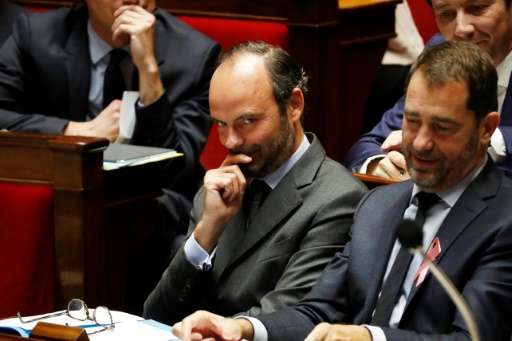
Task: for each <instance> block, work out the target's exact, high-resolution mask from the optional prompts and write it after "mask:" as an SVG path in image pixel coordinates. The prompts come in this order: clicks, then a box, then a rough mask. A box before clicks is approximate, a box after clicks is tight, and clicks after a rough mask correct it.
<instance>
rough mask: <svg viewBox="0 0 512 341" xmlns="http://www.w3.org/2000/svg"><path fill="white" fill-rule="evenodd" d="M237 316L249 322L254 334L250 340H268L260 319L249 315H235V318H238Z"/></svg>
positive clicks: (265, 329)
mask: <svg viewBox="0 0 512 341" xmlns="http://www.w3.org/2000/svg"><path fill="white" fill-rule="evenodd" d="M239 318H242V319H246V320H247V321H249V322H251V324H252V329H253V331H254V336H253V339H252V341H267V340H268V332H267V328H265V325H263V323H262V322H261V321H260V320H258V319H257V318H254V317H249V316H237V317H235V319H239Z"/></svg>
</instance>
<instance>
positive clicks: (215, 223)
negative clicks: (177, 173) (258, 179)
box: [194, 154, 252, 253]
mask: <svg viewBox="0 0 512 341" xmlns="http://www.w3.org/2000/svg"><path fill="white" fill-rule="evenodd" d="M251 161H252V159H251V158H250V157H249V156H247V155H243V154H237V155H228V157H227V158H226V159H225V160H224V162H223V163H222V165H221V167H220V168H218V169H212V170H209V171H208V172H206V175H205V177H204V212H203V217H202V219H201V221H200V222H199V223H198V225H197V227H196V229H195V231H194V237H195V239H196V241H197V242H198V243H199V245H200V246H201V247H202V248H203V249H204V250H205V251H206V252H208V253H210V252H211V251H212V250H213V248H215V246H216V245H217V241H218V239H219V238H220V236H221V235H222V233H223V232H224V229H225V228H226V225H227V223H228V222H229V220H230V219H231V218H233V217H234V216H235V215H236V214H237V213H238V211H239V210H240V207H241V206H242V199H243V196H244V193H245V188H246V186H247V184H248V179H247V178H246V177H245V175H244V174H243V173H242V171H241V170H240V167H238V164H239V163H249V162H251Z"/></svg>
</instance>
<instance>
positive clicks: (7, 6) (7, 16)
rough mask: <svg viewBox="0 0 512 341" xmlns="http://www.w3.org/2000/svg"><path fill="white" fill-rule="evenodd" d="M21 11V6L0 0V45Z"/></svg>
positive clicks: (22, 10)
mask: <svg viewBox="0 0 512 341" xmlns="http://www.w3.org/2000/svg"><path fill="white" fill-rule="evenodd" d="M22 12H25V9H23V7H21V6H19V5H16V4H13V3H11V2H9V1H7V0H0V47H1V46H2V45H3V43H4V42H5V41H6V40H7V38H9V36H10V35H11V31H12V30H11V28H12V23H13V22H14V20H15V19H16V18H17V17H18V15H19V14H20V13H22Z"/></svg>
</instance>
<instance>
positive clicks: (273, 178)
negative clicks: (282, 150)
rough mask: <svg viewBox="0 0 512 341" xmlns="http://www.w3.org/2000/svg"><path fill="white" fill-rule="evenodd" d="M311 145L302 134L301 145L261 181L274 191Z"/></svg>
mask: <svg viewBox="0 0 512 341" xmlns="http://www.w3.org/2000/svg"><path fill="white" fill-rule="evenodd" d="M310 145H311V144H310V143H309V140H308V138H307V136H306V135H305V134H304V138H303V139H302V143H301V144H300V146H299V148H297V150H296V151H295V153H293V155H292V156H291V157H290V158H289V159H288V160H286V161H285V162H284V163H283V164H282V165H281V166H280V167H279V168H278V169H276V170H275V171H273V172H272V173H270V174H268V175H266V176H264V177H263V178H262V179H261V180H263V181H265V183H266V184H267V185H268V186H269V187H270V188H272V189H274V188H275V187H276V186H277V184H278V183H279V182H280V181H281V180H282V179H283V178H284V176H285V175H286V174H287V173H288V172H289V171H290V169H292V167H293V166H294V165H295V164H296V163H297V161H299V159H300V158H301V157H302V155H304V153H305V152H306V150H307V149H308V148H309V146H310Z"/></svg>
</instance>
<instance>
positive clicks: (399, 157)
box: [388, 151, 407, 170]
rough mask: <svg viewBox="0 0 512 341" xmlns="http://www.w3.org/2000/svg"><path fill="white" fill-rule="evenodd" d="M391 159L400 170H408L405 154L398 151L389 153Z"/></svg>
mask: <svg viewBox="0 0 512 341" xmlns="http://www.w3.org/2000/svg"><path fill="white" fill-rule="evenodd" d="M388 155H389V159H390V160H391V162H392V163H393V164H394V165H395V166H397V167H398V168H400V169H404V170H407V166H406V162H405V157H404V154H402V153H399V152H397V151H392V152H389V154H388Z"/></svg>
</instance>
